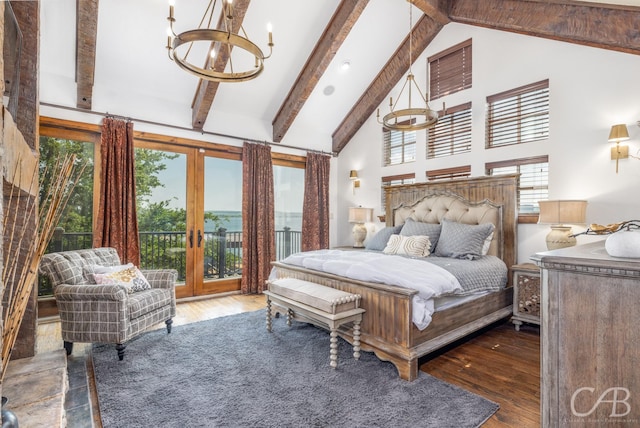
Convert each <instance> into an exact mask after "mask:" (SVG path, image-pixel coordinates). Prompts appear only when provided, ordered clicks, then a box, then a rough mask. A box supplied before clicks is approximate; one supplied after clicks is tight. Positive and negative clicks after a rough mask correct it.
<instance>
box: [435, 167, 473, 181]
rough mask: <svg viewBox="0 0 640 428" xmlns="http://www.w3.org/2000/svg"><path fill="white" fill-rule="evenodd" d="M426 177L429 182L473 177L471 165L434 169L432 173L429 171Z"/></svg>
mask: <svg viewBox="0 0 640 428" xmlns="http://www.w3.org/2000/svg"><path fill="white" fill-rule="evenodd" d="M426 175H427V180H429V181H432V180H444V179H453V178H461V177H469V176H470V175H471V165H464V166H456V167H453V168H443V169H432V170H431V171H427V173H426Z"/></svg>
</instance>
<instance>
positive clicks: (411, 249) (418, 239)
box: [383, 235, 431, 257]
mask: <svg viewBox="0 0 640 428" xmlns="http://www.w3.org/2000/svg"><path fill="white" fill-rule="evenodd" d="M430 248H431V242H429V237H428V236H420V235H415V236H402V235H391V237H390V238H389V242H387V246H386V247H384V250H383V252H384V253H385V254H400V255H405V256H414V257H427V256H428V255H429V249H430Z"/></svg>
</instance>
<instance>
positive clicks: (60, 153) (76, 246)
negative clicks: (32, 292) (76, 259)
mask: <svg viewBox="0 0 640 428" xmlns="http://www.w3.org/2000/svg"><path fill="white" fill-rule="evenodd" d="M93 149H94V146H93V143H86V142H82V141H73V140H65V139H61V138H53V137H45V136H42V137H40V164H39V168H40V171H39V174H40V181H41V183H42V186H41V187H40V206H43V202H42V198H45V197H46V195H47V193H48V188H49V183H51V177H50V176H49V175H50V174H51V171H53V170H54V168H55V165H56V162H58V161H59V160H60V159H62V158H63V157H64V156H66V155H70V154H75V155H76V159H77V161H76V163H77V164H78V165H82V164H85V163H86V167H85V169H84V172H83V174H82V176H81V177H80V179H79V180H78V182H77V183H76V185H75V188H74V189H73V193H72V194H71V196H70V198H69V201H68V202H67V205H66V207H65V209H64V211H63V213H62V216H61V218H60V221H59V222H58V225H57V227H56V229H55V232H54V234H53V237H52V239H51V242H50V243H49V246H48V247H47V253H53V252H58V251H69V250H81V249H85V248H91V247H92V246H93V234H92V230H93V165H94V156H93ZM51 294H53V292H52V290H51V286H50V285H49V284H48V281H47V279H46V278H44V277H41V278H40V279H39V281H38V295H40V296H48V295H51Z"/></svg>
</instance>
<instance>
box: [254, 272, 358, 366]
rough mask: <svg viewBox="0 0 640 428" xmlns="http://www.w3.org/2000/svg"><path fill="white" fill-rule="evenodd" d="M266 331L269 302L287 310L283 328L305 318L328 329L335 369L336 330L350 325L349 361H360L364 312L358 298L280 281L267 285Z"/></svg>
mask: <svg viewBox="0 0 640 428" xmlns="http://www.w3.org/2000/svg"><path fill="white" fill-rule="evenodd" d="M267 285H268V288H269V290H268V291H265V292H264V294H265V295H266V296H267V331H269V332H271V315H272V307H271V302H272V301H273V302H274V303H276V304H277V305H279V306H281V307H283V308H285V309H286V310H287V325H289V327H291V320H292V318H293V317H294V316H295V317H302V318H303V319H304V318H306V319H308V320H309V321H312V322H313V323H314V324H316V323H318V324H320V325H321V326H322V327H325V328H328V329H329V331H330V332H331V333H330V337H331V339H330V341H329V342H330V344H329V365H330V366H331V367H332V368H334V369H335V368H336V367H337V366H338V328H343V329H345V328H346V325H347V324H348V323H352V326H353V327H352V329H347V331H349V332H350V333H353V335H352V337H353V339H352V345H353V358H355V359H356V360H357V359H359V358H360V323H361V322H362V314H363V313H364V311H365V310H364V309H362V308H360V307H359V306H360V296H359V295H357V294H351V293H346V292H344V291H340V290H336V289H335V288H331V287H325V286H324V285H320V284H315V283H312V282H308V281H302V280H299V279H293V278H283V279H278V280H275V281H267Z"/></svg>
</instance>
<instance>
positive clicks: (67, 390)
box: [2, 349, 94, 428]
mask: <svg viewBox="0 0 640 428" xmlns="http://www.w3.org/2000/svg"><path fill="white" fill-rule="evenodd" d="M86 367H87V358H86V356H85V355H80V356H74V355H71V356H70V357H69V358H67V357H66V355H65V351H64V350H63V349H60V350H56V351H49V352H45V353H41V354H36V356H34V357H31V358H22V359H19V360H14V361H11V362H10V363H9V365H8V367H7V373H6V375H5V377H4V381H3V384H2V395H3V396H5V397H7V398H8V400H9V401H8V402H7V404H6V408H7V409H9V410H11V411H12V412H14V413H15V414H16V416H17V418H18V424H19V425H20V426H21V427H26V428H40V427H43V428H58V427H60V428H64V427H69V428H85V427H93V426H94V424H93V415H92V408H91V400H90V393H89V384H88V377H87V368H86Z"/></svg>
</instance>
